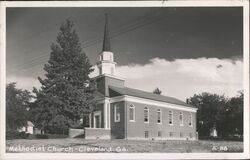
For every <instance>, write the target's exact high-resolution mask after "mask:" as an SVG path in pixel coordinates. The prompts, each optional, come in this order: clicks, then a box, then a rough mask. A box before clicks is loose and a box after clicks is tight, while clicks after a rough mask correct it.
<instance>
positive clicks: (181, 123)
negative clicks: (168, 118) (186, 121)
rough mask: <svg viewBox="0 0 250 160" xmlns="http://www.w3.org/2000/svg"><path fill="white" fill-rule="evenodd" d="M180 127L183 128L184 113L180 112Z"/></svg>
mask: <svg viewBox="0 0 250 160" xmlns="http://www.w3.org/2000/svg"><path fill="white" fill-rule="evenodd" d="M179 119H180V126H183V112H180V117H179Z"/></svg>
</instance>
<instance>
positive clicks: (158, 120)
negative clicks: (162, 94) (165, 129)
mask: <svg viewBox="0 0 250 160" xmlns="http://www.w3.org/2000/svg"><path fill="white" fill-rule="evenodd" d="M157 123H159V124H161V123H162V112H161V109H158V110H157Z"/></svg>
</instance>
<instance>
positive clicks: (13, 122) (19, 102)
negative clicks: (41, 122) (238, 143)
mask: <svg viewBox="0 0 250 160" xmlns="http://www.w3.org/2000/svg"><path fill="white" fill-rule="evenodd" d="M30 99H31V95H30V92H29V91H27V90H21V89H17V88H16V83H9V84H7V86H6V130H7V131H8V130H16V129H18V128H20V127H23V126H25V125H27V109H28V107H29V101H30Z"/></svg>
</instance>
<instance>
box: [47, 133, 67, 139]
mask: <svg viewBox="0 0 250 160" xmlns="http://www.w3.org/2000/svg"><path fill="white" fill-rule="evenodd" d="M66 137H68V135H63V134H50V135H49V139H56V138H66Z"/></svg>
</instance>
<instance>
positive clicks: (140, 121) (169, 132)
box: [125, 102, 196, 139]
mask: <svg viewBox="0 0 250 160" xmlns="http://www.w3.org/2000/svg"><path fill="white" fill-rule="evenodd" d="M130 104H133V105H134V106H135V122H130V121H129V106H130ZM145 106H146V105H144V104H141V103H133V102H127V105H126V115H127V116H126V117H127V118H126V122H127V125H126V133H125V134H126V137H127V139H145V131H148V136H149V139H152V138H153V139H187V138H188V139H195V135H196V113H194V112H187V111H182V112H183V126H180V120H179V113H180V110H174V109H168V108H163V107H157V106H149V105H147V107H148V108H149V123H144V107H145ZM157 109H161V111H162V123H161V124H158V123H157ZM170 110H172V111H173V125H170V124H169V111H170ZM190 113H191V114H192V127H190V126H189V125H188V122H189V121H188V118H189V114H190ZM158 132H161V133H158ZM158 134H160V135H161V136H160V137H159V136H158ZM190 136H191V138H190Z"/></svg>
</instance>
